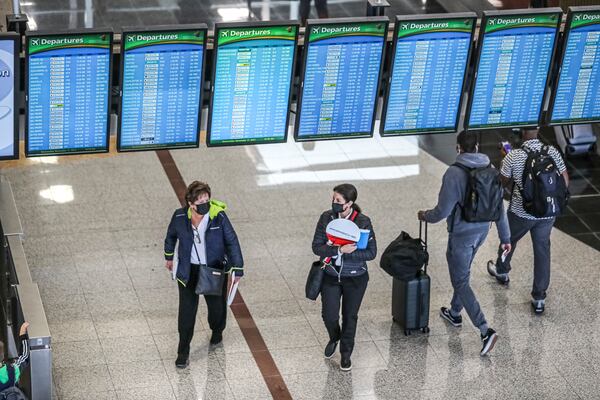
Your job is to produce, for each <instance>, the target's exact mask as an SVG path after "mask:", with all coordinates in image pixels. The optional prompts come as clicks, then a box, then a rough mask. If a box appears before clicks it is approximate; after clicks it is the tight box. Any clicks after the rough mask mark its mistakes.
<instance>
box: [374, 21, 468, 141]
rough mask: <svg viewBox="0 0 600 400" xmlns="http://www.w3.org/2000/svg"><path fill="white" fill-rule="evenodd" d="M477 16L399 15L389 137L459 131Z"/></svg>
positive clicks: (386, 115) (386, 123) (385, 127)
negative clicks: (466, 75) (433, 16)
mask: <svg viewBox="0 0 600 400" xmlns="http://www.w3.org/2000/svg"><path fill="white" fill-rule="evenodd" d="M476 21H477V15H476V14H474V13H465V14H444V15H442V16H435V18H432V16H431V15H428V16H422V17H418V18H417V19H415V17H412V19H411V17H404V18H401V17H398V19H397V20H396V30H395V34H394V36H395V38H396V41H395V46H394V55H393V67H392V72H391V78H390V85H389V89H388V92H387V97H386V99H385V104H384V110H383V116H382V123H381V128H382V129H381V134H382V135H383V136H390V135H402V134H420V133H442V132H456V130H457V127H458V121H459V118H460V110H461V104H462V101H461V99H462V93H463V88H464V82H465V74H466V71H467V65H468V60H469V54H470V49H471V43H472V40H473V32H474V30H475V24H476Z"/></svg>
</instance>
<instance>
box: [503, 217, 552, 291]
mask: <svg viewBox="0 0 600 400" xmlns="http://www.w3.org/2000/svg"><path fill="white" fill-rule="evenodd" d="M507 214H508V225H509V226H510V244H511V245H512V251H511V252H510V253H509V254H508V255H507V256H506V259H505V260H504V262H502V260H501V258H500V256H501V255H502V248H499V250H498V259H497V260H496V272H498V273H499V274H507V273H509V272H510V270H511V266H510V260H511V259H512V255H513V254H514V253H515V249H516V247H517V243H518V242H519V240H521V239H522V238H523V236H525V235H526V234H527V232H531V242H532V243H533V288H532V290H531V296H532V297H533V298H534V300H543V299H545V298H546V290H548V286H550V234H551V233H552V226H554V220H555V218H551V219H526V218H521V217H519V216H517V215H515V214H514V213H512V212H508V213H507Z"/></svg>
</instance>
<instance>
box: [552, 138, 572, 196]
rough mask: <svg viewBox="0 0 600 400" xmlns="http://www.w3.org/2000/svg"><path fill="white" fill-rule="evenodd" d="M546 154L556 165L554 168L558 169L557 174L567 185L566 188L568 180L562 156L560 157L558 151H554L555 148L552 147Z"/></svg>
mask: <svg viewBox="0 0 600 400" xmlns="http://www.w3.org/2000/svg"><path fill="white" fill-rule="evenodd" d="M548 153H549V154H550V157H552V159H553V160H554V162H555V163H556V168H558V172H560V174H561V175H562V177H563V178H564V180H565V184H566V185H567V187H569V181H570V180H569V172H568V171H567V166H566V164H565V162H564V160H563V158H562V156H561V155H560V152H559V151H558V150H556V148H555V147H554V146H551V147H550V150H549V151H548Z"/></svg>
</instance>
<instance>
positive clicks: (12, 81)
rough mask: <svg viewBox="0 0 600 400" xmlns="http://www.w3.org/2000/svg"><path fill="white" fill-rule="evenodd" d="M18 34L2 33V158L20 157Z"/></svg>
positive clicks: (0, 79)
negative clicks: (17, 77)
mask: <svg viewBox="0 0 600 400" xmlns="http://www.w3.org/2000/svg"><path fill="white" fill-rule="evenodd" d="M18 39H19V36H18V35H13V34H0V160H8V159H13V158H18V157H19V141H18V139H19V137H18V129H17V118H18V114H19V113H18V109H17V103H16V101H15V100H16V90H15V87H16V84H17V80H16V76H17V68H18V56H19V47H18V42H17V40H18Z"/></svg>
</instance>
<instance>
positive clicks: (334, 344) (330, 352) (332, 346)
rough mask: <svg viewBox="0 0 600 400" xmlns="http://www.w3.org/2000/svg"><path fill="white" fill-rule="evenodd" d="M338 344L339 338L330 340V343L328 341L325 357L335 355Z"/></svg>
mask: <svg viewBox="0 0 600 400" xmlns="http://www.w3.org/2000/svg"><path fill="white" fill-rule="evenodd" d="M337 344H338V342H337V340H330V341H329V343H327V346H325V358H331V357H333V355H334V354H335V349H336V348H337Z"/></svg>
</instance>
